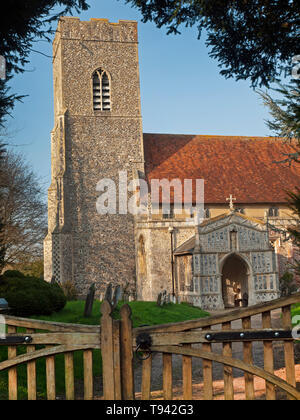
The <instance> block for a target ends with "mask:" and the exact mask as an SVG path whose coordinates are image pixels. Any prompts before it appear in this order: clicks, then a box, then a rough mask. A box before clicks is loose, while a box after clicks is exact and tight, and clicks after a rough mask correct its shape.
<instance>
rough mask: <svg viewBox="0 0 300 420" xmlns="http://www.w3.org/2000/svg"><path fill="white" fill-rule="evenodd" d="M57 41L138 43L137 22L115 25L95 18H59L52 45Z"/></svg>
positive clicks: (126, 21)
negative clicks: (87, 19) (86, 19)
mask: <svg viewBox="0 0 300 420" xmlns="http://www.w3.org/2000/svg"><path fill="white" fill-rule="evenodd" d="M58 39H78V40H80V41H103V42H113V41H115V42H126V43H128V42H133V43H136V42H138V31H137V22H136V21H133V20H119V21H118V22H116V23H115V22H110V21H109V20H108V19H96V18H91V19H90V20H89V21H81V20H80V19H79V18H78V17H61V18H60V20H59V22H58V28H57V33H56V37H55V40H54V44H55V43H56V42H57V41H58Z"/></svg>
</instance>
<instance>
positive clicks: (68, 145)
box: [44, 17, 144, 296]
mask: <svg viewBox="0 0 300 420" xmlns="http://www.w3.org/2000/svg"><path fill="white" fill-rule="evenodd" d="M53 79H54V119H55V120H54V129H53V131H52V136H51V155H52V181H51V186H50V188H49V195H48V235H47V237H46V239H45V244H44V254H45V255H44V256H45V279H46V280H48V281H50V280H51V279H52V278H53V276H54V277H55V279H56V280H58V281H61V282H66V281H71V282H73V283H74V284H75V286H76V288H77V291H78V293H79V294H80V295H84V294H86V292H87V290H88V288H89V285H90V284H91V283H92V282H95V283H96V290H97V294H98V296H99V295H100V294H101V293H103V292H104V291H105V287H106V285H107V284H108V283H110V282H112V283H115V284H116V283H117V284H123V285H124V286H125V285H126V284H127V283H128V284H129V290H130V291H131V292H132V293H134V292H135V246H134V220H133V216H132V215H130V214H120V211H119V208H120V206H119V204H121V207H122V212H121V213H126V211H124V206H125V209H126V203H124V198H121V196H120V192H119V186H118V185H119V173H120V172H123V175H124V173H126V174H127V177H128V182H130V180H131V179H133V178H135V177H136V176H137V173H138V171H143V170H144V164H143V140H142V119H141V106H140V82H139V64H138V39H137V23H136V22H133V21H119V23H110V22H109V21H108V20H106V19H91V20H90V21H89V22H81V21H80V20H79V18H73V17H67V18H66V17H64V18H61V19H60V21H59V24H58V29H57V33H56V36H55V39H54V43H53ZM104 178H105V179H110V180H112V181H114V182H115V184H116V197H117V205H116V214H99V213H98V212H97V210H96V202H97V199H98V198H99V195H100V193H99V191H97V190H96V187H97V183H98V182H99V181H100V180H102V179H104ZM118 197H120V198H118ZM119 201H120V203H119Z"/></svg>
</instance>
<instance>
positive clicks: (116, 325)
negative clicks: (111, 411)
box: [101, 300, 121, 400]
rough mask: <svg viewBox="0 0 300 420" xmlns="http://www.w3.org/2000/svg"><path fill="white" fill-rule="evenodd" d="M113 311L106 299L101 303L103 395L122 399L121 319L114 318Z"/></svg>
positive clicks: (110, 398)
mask: <svg viewBox="0 0 300 420" xmlns="http://www.w3.org/2000/svg"><path fill="white" fill-rule="evenodd" d="M111 312H112V308H111V305H110V303H109V302H108V301H107V300H105V301H104V302H103V303H102V305H101V313H102V318H101V354H102V369H103V396H104V399H105V400H120V399H121V369H120V321H116V320H113V319H112V317H111Z"/></svg>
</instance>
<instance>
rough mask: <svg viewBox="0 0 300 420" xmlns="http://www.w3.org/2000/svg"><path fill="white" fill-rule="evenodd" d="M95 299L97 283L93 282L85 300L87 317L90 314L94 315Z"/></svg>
mask: <svg viewBox="0 0 300 420" xmlns="http://www.w3.org/2000/svg"><path fill="white" fill-rule="evenodd" d="M94 299H95V283H92V284H91V286H90V288H89V291H88V294H87V297H86V300H85V307H84V317H85V318H89V317H90V316H92V312H93V304H94Z"/></svg>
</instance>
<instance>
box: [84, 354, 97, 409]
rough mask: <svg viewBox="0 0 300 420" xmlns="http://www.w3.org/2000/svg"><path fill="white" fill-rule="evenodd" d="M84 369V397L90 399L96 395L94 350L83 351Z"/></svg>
mask: <svg viewBox="0 0 300 420" xmlns="http://www.w3.org/2000/svg"><path fill="white" fill-rule="evenodd" d="M83 371H84V399H85V400H87V401H90V400H92V399H93V396H94V389H93V388H94V379H93V350H84V352H83Z"/></svg>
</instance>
